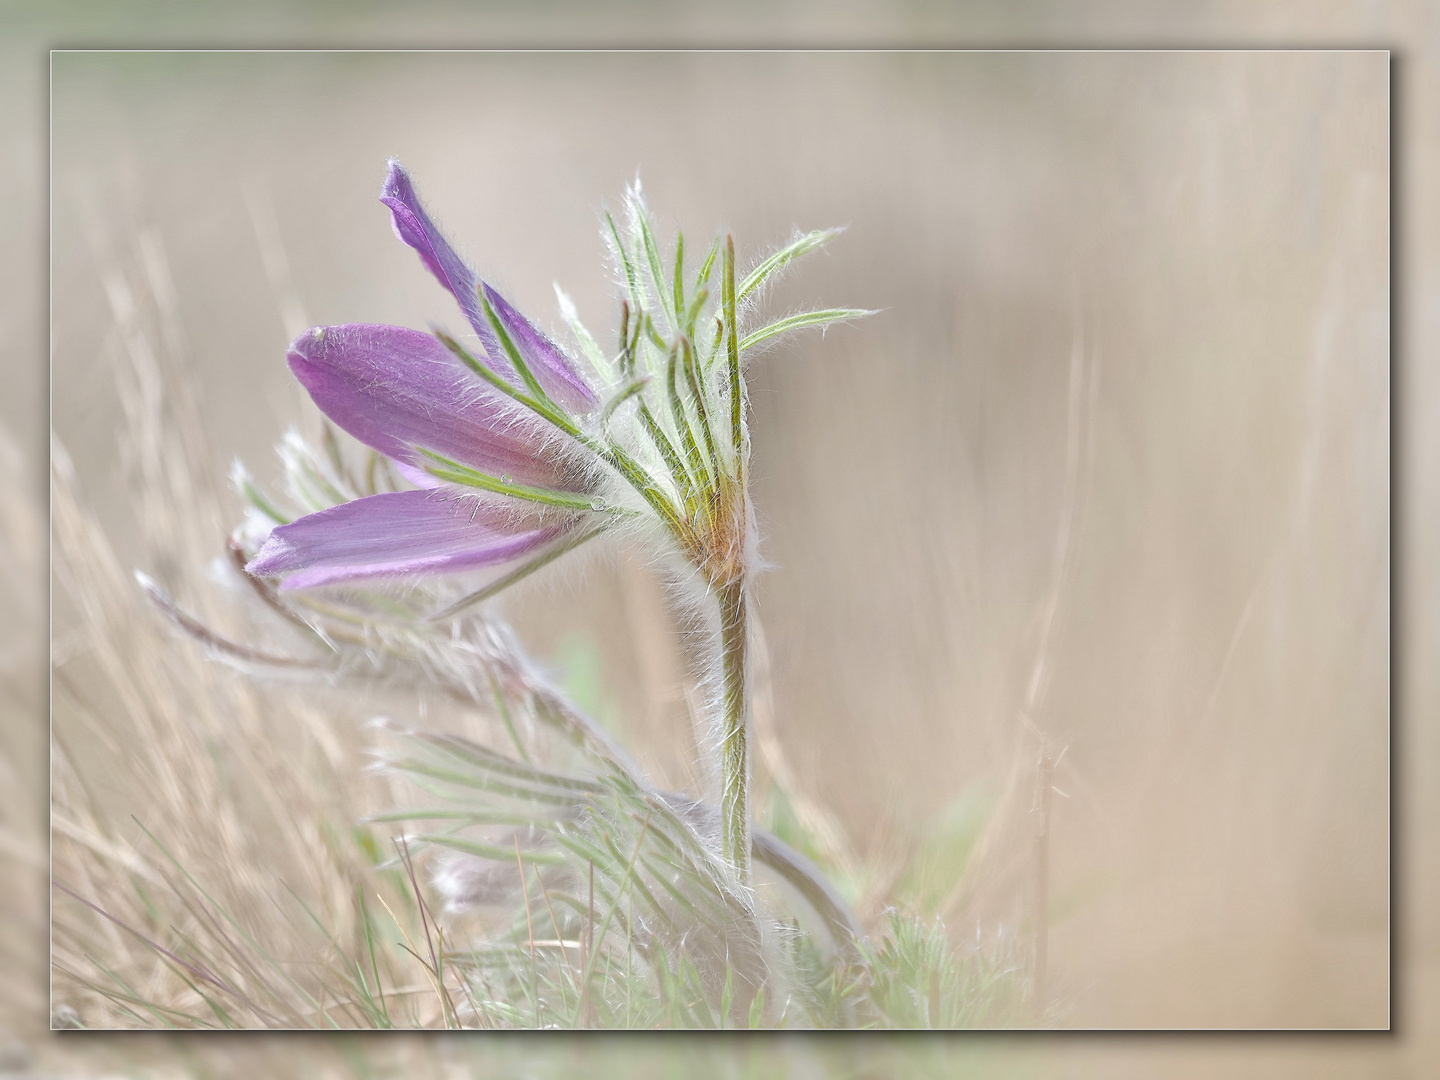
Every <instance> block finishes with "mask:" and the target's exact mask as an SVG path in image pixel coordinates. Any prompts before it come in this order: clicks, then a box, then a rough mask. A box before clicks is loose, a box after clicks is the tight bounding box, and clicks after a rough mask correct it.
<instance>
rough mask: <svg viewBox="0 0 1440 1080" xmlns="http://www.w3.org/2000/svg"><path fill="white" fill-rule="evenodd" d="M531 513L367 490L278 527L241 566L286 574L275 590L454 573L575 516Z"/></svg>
mask: <svg viewBox="0 0 1440 1080" xmlns="http://www.w3.org/2000/svg"><path fill="white" fill-rule="evenodd" d="M537 520H538V519H537V518H535V517H534V516H531V517H529V518H528V519H525V520H523V521H520V522H517V521H516V520H515V518H514V515H513V512H512V511H511V510H510V509H509V508H508V507H503V506H500V505H498V504H494V503H485V502H480V501H477V500H475V499H472V498H448V499H447V498H445V497H443V496H442V495H440V494H438V493H436V492H434V491H391V492H386V493H385V494H383V495H367V496H366V497H365V498H363V499H356V500H355V501H354V502H348V503H341V504H340V505H339V506H332V507H331V508H330V509H328V510H321V511H320V512H319V513H316V514H311V515H309V516H308V517H303V518H301V519H300V520H299V521H294V522H291V523H290V524H289V525H281V526H279V527H278V528H276V529H275V530H274V531H273V532H271V534H270V538H269V539H268V540H266V541H265V543H264V545H263V546H262V547H261V548H260V551H259V553H258V554H257V555H256V556H255V558H254V559H253V560H252V561H251V562H250V565H248V566H247V567H246V568H245V569H246V570H247V571H249V572H250V573H251V574H254V575H256V576H257V577H265V576H269V575H271V574H289V575H290V576H289V577H287V578H286V579H285V581H284V582H283V583H281V586H280V587H281V588H282V589H306V588H311V587H313V586H316V585H330V584H333V583H335V582H340V581H358V580H362V579H364V578H378V577H404V576H409V575H415V574H446V573H455V572H457V571H461V570H472V569H475V568H477V567H482V566H494V565H496V564H497V563H503V562H508V561H510V560H511V559H517V558H519V557H520V556H522V555H526V554H528V553H530V552H532V551H534V550H535V549H536V548H539V547H541V546H543V545H544V544H547V543H549V542H550V541H551V540H553V539H555V538H556V537H557V536H560V535H561V534H562V533H564V532H565V531H566V530H567V529H569V528H570V526H571V525H572V524H573V523H574V519H573V518H572V519H569V520H566V521H563V522H559V523H555V522H552V523H551V524H547V525H543V526H541V525H538V524H537Z"/></svg>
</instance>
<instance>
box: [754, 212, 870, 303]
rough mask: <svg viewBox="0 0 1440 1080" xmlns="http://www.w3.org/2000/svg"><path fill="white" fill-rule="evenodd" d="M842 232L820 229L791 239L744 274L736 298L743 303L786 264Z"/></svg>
mask: <svg viewBox="0 0 1440 1080" xmlns="http://www.w3.org/2000/svg"><path fill="white" fill-rule="evenodd" d="M842 232H844V230H843V229H820V230H817V231H815V232H810V233H806V234H805V235H804V236H801V237H798V238H797V239H795V240H792V241H791V242H790V243H788V244H786V245H785V246H784V247H783V248H781V249H780V250H779V251H777V252H775V253H774V254H772V255H770V256H768V257H767V258H766V259H765V260H764V261H762V262H761V263H760V265H759V266H757V267H755V269H754V270H751V271H750V273H748V274H746V275H745V280H744V281H742V282H741V283H740V291H739V293H738V295H737V297H736V299H737V300H738V301H740V302H742V303H743V302H744V300H745V298H746V297H748V296H749V295H750V294H751V293H753V292H754V291H755V290H756V289H758V288H759V287H760V286H761V285H763V284H765V282H766V281H767V280H768V279H769V278H770V277H771V276H773V275H774V274H776V273H777V272H779V271H780V270H782V269H783V268H784V267H785V266H786V265H787V264H789V263H791V262H793V261H794V260H795V259H798V258H799V257H800V256H801V255H806V254H808V253H810V252H812V251H814V250H815V249H816V248H819V247H823V246H824V245H825V244H827V243H829V242H830V241H831V240H833V239H834V238H835V237H837V236H839V235H840V234H841V233H842Z"/></svg>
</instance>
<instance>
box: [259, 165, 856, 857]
mask: <svg viewBox="0 0 1440 1080" xmlns="http://www.w3.org/2000/svg"><path fill="white" fill-rule="evenodd" d="M380 198H381V202H383V203H384V204H385V205H386V206H387V207H388V208H389V209H390V213H391V216H392V221H393V224H394V228H395V232H396V234H397V235H398V236H399V237H400V239H401V240H403V241H404V242H405V243H406V244H408V245H409V246H410V247H412V248H414V249H415V251H416V252H417V253H418V254H419V256H420V259H421V261H422V262H423V263H424V265H425V266H426V268H427V269H429V270H430V272H431V273H432V274H434V275H435V277H436V278H437V279H438V280H439V282H440V283H441V284H442V285H443V286H445V288H447V289H448V290H449V291H450V292H451V293H452V294H453V295H454V297H455V300H456V302H457V303H458V304H459V306H460V310H461V312H462V313H463V315H464V316H465V320H466V322H467V323H468V324H469V327H470V330H471V331H472V332H473V335H474V340H473V342H471V343H469V344H466V343H462V342H461V341H460V340H459V339H458V338H456V337H453V336H451V335H450V334H448V333H446V332H444V331H442V330H435V331H434V332H433V333H430V334H426V333H421V332H419V331H415V330H408V329H404V328H401V327H394V326H372V325H363V324H347V325H343V326H328V327H317V328H315V329H313V330H310V331H308V332H307V333H305V334H303V335H302V336H301V337H300V338H299V339H297V340H296V341H295V343H294V344H293V345H292V346H291V347H290V352H289V357H288V359H289V364H290V369H291V371H292V372H294V374H295V376H296V378H297V379H299V380H300V382H301V383H302V384H303V385H304V386H305V388H306V389H307V390H308V391H309V393H310V396H311V397H312V398H313V399H314V401H315V403H316V404H317V405H318V406H319V407H320V409H321V411H323V412H324V413H325V414H326V416H328V417H329V418H330V419H331V420H332V421H333V422H334V423H335V424H336V425H338V426H339V427H340V428H343V429H344V430H345V431H347V432H348V433H349V434H351V435H353V436H354V437H355V438H357V439H359V440H360V441H361V442H363V443H365V444H367V445H368V446H370V447H372V448H373V449H375V450H377V451H379V452H380V453H381V454H384V455H386V456H387V457H389V458H390V459H391V460H392V461H393V462H394V463H395V465H396V468H397V470H398V471H399V472H400V473H401V475H403V476H404V477H406V478H407V479H408V480H410V481H411V482H413V483H414V484H415V485H416V486H415V488H414V489H413V490H405V491H390V492H383V493H380V494H373V495H368V496H365V497H362V498H358V499H355V500H353V501H349V502H344V503H341V504H339V505H336V506H332V507H330V508H328V509H324V510H321V511H319V512H317V513H313V514H310V515H309V516H307V517H302V518H300V519H299V520H296V521H293V522H290V523H287V524H283V525H280V526H278V527H276V528H275V529H274V530H273V531H272V532H271V533H270V536H269V538H268V539H267V540H266V541H265V543H264V545H263V546H262V547H261V548H260V550H259V551H258V553H257V554H256V555H255V557H254V559H253V560H252V561H251V562H250V563H249V565H248V567H247V569H248V570H249V571H250V573H252V574H254V575H257V576H279V577H281V578H282V582H281V586H280V587H281V588H282V589H287V590H293V589H303V588H310V587H314V586H320V585H330V584H335V583H344V582H353V581H357V580H363V579H375V578H390V579H403V578H413V577H415V576H417V575H433V574H448V573H455V572H459V571H467V570H473V569H476V568H480V567H496V566H502V565H508V564H514V569H513V570H512V571H511V572H509V573H506V574H505V575H504V576H503V577H502V579H501V580H502V581H505V582H508V581H511V580H514V578H515V577H517V576H519V574H523V573H524V572H525V571H526V569H527V568H529V567H533V566H538V565H541V564H543V563H545V562H548V561H549V560H550V559H551V558H553V557H554V556H555V555H556V554H557V553H559V552H562V551H564V550H567V549H568V548H569V547H572V546H575V545H577V544H579V543H581V542H583V541H584V540H587V539H589V538H590V537H592V536H595V535H597V534H598V533H600V532H602V531H604V530H605V529H606V528H609V527H612V526H614V525H617V524H621V523H626V524H629V525H631V526H634V527H639V528H641V529H644V530H646V531H648V533H649V535H650V536H651V537H652V538H653V539H654V540H655V541H656V542H657V543H658V544H660V545H662V547H663V548H664V549H665V550H667V551H668V552H669V553H670V554H672V555H673V556H675V557H676V558H675V562H677V563H678V564H679V565H680V566H681V567H683V568H686V570H685V572H686V574H687V576H688V577H689V578H690V579H691V580H693V581H695V582H696V583H697V584H698V586H699V590H700V591H701V592H704V593H706V594H710V595H713V596H714V598H715V601H716V603H717V604H718V611H719V616H720V619H719V629H720V639H721V645H720V649H719V650H718V652H719V656H720V664H719V667H720V669H721V670H719V671H718V672H717V675H718V681H719V684H720V687H721V693H720V698H721V701H720V703H719V704H720V707H721V711H722V713H723V717H724V721H723V724H722V727H723V728H724V731H723V733H722V735H723V738H722V742H723V745H724V746H725V751H724V755H726V756H727V759H726V762H725V763H724V768H722V773H723V776H724V779H723V783H724V785H725V789H726V790H725V791H724V792H722V810H723V811H724V812H725V815H728V816H727V820H726V830H727V835H726V841H725V846H726V849H727V851H726V854H727V856H728V857H729V858H730V859H731V862H732V864H733V865H735V866H736V867H737V868H738V869H740V870H741V872H742V876H744V875H745V872H746V869H747V867H748V859H749V846H748V826H747V825H746V824H745V821H744V814H745V807H744V787H745V784H746V779H745V775H746V769H747V766H746V764H745V762H746V755H745V748H744V726H745V710H746V704H745V669H746V663H745V653H746V630H745V626H746V620H745V606H746V590H747V582H748V572H749V569H750V566H751V564H752V561H753V550H754V528H753V524H752V522H753V515H752V514H751V512H750V507H749V503H748V495H747V492H746V460H747V457H748V452H749V443H748V435H747V432H746V424H745V390H744V380H743V375H742V367H741V360H742V355H743V354H744V353H745V351H746V350H747V349H750V348H752V347H754V346H756V345H758V344H760V343H761V342H763V341H766V340H768V339H769V338H772V337H774V336H775V335H777V334H780V333H783V332H784V331H787V330H790V329H795V328H798V327H802V326H812V325H822V324H826V323H830V322H834V321H836V320H839V319H847V318H852V317H855V316H859V315H863V314H866V312H863V311H857V310H848V309H844V310H828V311H810V312H804V313H801V314H798V315H791V316H789V317H787V318H783V319H780V320H779V321H777V322H774V323H771V324H769V325H766V326H763V327H760V328H759V329H755V330H752V331H750V332H748V333H744V334H742V332H741V328H740V326H739V318H740V312H742V311H743V310H744V309H745V307H746V301H747V300H749V299H750V298H751V297H752V296H753V295H754V294H755V293H756V290H757V289H759V287H760V286H761V285H762V284H764V282H765V281H766V280H767V279H768V278H769V277H770V276H771V275H773V274H774V273H775V272H776V271H778V270H780V269H781V268H782V267H784V266H785V265H786V264H787V263H788V262H790V261H791V260H792V259H794V258H796V257H797V256H799V255H801V254H804V253H805V252H808V251H811V250H813V249H815V248H817V247H819V246H820V245H821V244H823V243H825V242H826V241H827V240H829V239H830V238H831V237H832V236H834V235H835V232H834V231H833V230H832V231H826V232H813V233H808V234H805V235H802V236H799V237H797V238H796V239H795V240H794V241H792V242H791V243H790V244H788V245H786V246H785V247H783V248H781V249H780V250H779V251H776V252H775V253H774V254H772V255H771V256H769V257H768V258H767V259H765V260H763V261H762V262H761V263H760V264H759V265H758V266H757V267H756V268H755V269H754V270H753V271H751V272H750V273H749V274H748V275H747V276H746V277H744V278H743V279H742V280H741V281H739V282H738V283H737V281H736V274H735V252H734V245H733V242H732V241H731V239H730V238H729V237H726V238H725V240H724V242H723V244H722V243H721V242H720V241H719V240H716V241H715V242H714V243H712V244H711V245H710V247H709V249H708V251H707V252H706V254H705V255H704V257H703V258H702V260H701V261H700V264H699V266H698V269H697V270H696V271H695V272H694V274H693V276H692V275H689V274H687V272H686V268H685V247H684V238H683V236H677V237H676V241H675V248H674V255H673V258H672V259H671V261H670V266H669V268H668V269H667V268H666V267H665V265H664V261H663V260H662V258H661V255H660V250H659V247H658V244H657V242H656V238H655V230H654V226H653V223H652V221H651V219H650V215H649V212H648V210H647V209H646V207H645V205H644V202H643V199H642V198H641V195H640V192H639V190H638V187H637V188H635V189H632V190H631V191H629V192H628V193H627V197H626V209H627V214H626V222H625V228H623V229H622V228H620V227H617V226H616V224H615V222H614V220H613V219H612V218H611V217H610V216H609V215H608V214H607V215H606V218H605V223H606V236H607V239H608V241H609V243H610V245H611V247H612V250H613V253H614V255H615V259H616V263H617V266H618V270H619V273H620V274H621V276H622V280H623V284H624V292H625V298H624V300H623V302H622V304H621V312H620V331H619V335H618V340H617V347H616V350H615V351H614V353H613V354H608V355H607V354H606V353H605V352H604V351H603V350H602V349H601V348H600V347H599V346H598V345H597V344H596V342H595V340H594V338H593V337H592V336H591V334H590V333H589V332H588V331H587V330H586V329H585V328H584V326H583V325H581V324H580V322H579V320H578V318H577V317H576V315H575V311H574V306H573V305H572V304H571V303H570V302H569V300H568V298H567V297H565V295H564V294H563V293H559V298H560V306H561V310H562V314H563V315H564V317H565V320H566V322H567V323H568V324H569V325H570V328H571V330H572V333H573V335H574V338H575V342H576V345H577V347H578V352H576V353H573V354H572V353H567V352H566V351H565V350H563V349H562V348H561V347H560V346H559V345H557V344H556V343H555V342H554V341H552V340H551V339H550V338H549V337H547V336H546V335H545V334H544V333H543V332H542V331H541V330H539V329H538V328H537V327H536V326H535V325H534V324H533V323H532V322H530V320H528V319H527V318H525V316H523V315H521V314H520V313H519V312H518V311H516V310H515V308H514V307H512V306H511V305H510V304H509V303H508V302H507V301H506V300H505V299H504V297H502V296H501V295H500V294H499V293H498V292H497V291H496V290H495V289H494V288H493V287H492V286H491V285H490V284H489V283H488V282H486V281H484V280H482V279H481V278H479V277H477V275H476V274H475V272H474V271H473V270H472V269H471V268H470V267H469V266H468V265H467V264H466V263H465V262H464V261H463V260H462V259H461V258H460V257H459V255H458V254H456V252H455V250H454V248H452V247H451V245H450V244H449V242H448V241H447V240H446V239H445V237H444V236H443V235H441V233H440V231H439V230H438V229H437V228H436V226H435V224H434V222H433V221H432V220H431V218H430V217H429V215H428V214H427V213H426V212H425V209H424V207H423V206H422V205H421V203H420V200H419V198H418V197H417V195H416V193H415V189H414V187H413V185H412V183H411V181H410V177H409V176H408V175H407V174H406V172H405V171H404V170H403V169H402V168H401V167H400V166H399V164H397V163H395V162H391V164H390V168H389V173H388V175H387V177H386V180H385V185H384V188H383V189H382V192H381V196H380ZM717 277H718V279H719V280H718V281H716V280H715V279H716V278H717ZM557 293H558V289H557ZM480 595H485V591H484V590H482V592H481V593H479V594H475V596H480ZM457 607H458V605H457ZM452 610H455V609H452ZM736 754H738V757H735V755H736ZM732 759H733V760H732ZM727 799H728V801H727ZM737 815H738V817H737ZM732 831H733V832H734V833H735V835H733V836H732V835H731V832H732Z"/></svg>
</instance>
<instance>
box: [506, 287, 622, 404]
mask: <svg viewBox="0 0 1440 1080" xmlns="http://www.w3.org/2000/svg"><path fill="white" fill-rule="evenodd" d="M480 287H481V288H482V289H484V290H485V298H486V299H487V300H489V301H490V306H491V307H492V308H494V309H495V317H496V318H497V319H499V320H500V325H502V326H503V327H505V332H506V333H507V334H509V335H510V340H511V341H512V342H514V344H515V348H516V349H517V350H518V351H519V353H520V357H521V359H523V360H524V361H525V365H526V366H527V367H528V368H529V369H530V373H531V374H532V375H534V376H535V378H536V381H538V382H539V383H540V385H541V386H543V387H544V388H545V392H546V393H547V394H549V395H550V396H551V397H553V398H554V399H555V400H556V401H558V402H559V403H560V404H561V405H564V406H565V407H566V408H567V409H569V410H571V411H572V412H580V413H586V412H589V411H590V410H591V409H593V408H595V406H596V405H598V404H599V403H600V402H599V399H597V398H596V397H595V395H594V393H593V392H591V390H590V387H589V386H587V385H586V384H585V380H584V379H582V378H580V376H579V375H577V374H575V369H574V368H572V367H571V366H570V361H568V360H567V359H565V354H564V353H562V352H561V351H560V349H559V348H558V347H557V346H556V345H555V343H554V342H553V341H551V340H550V339H549V338H547V337H546V336H545V335H544V334H542V333H541V332H540V331H539V330H537V329H536V328H535V325H534V324H533V323H532V322H531V321H530V320H529V319H527V318H525V316H524V315H521V314H520V313H519V312H518V311H516V310H515V309H514V308H513V307H511V306H510V304H509V303H508V302H507V301H506V300H505V298H504V297H503V296H501V295H500V294H499V293H498V292H496V291H495V290H494V289H492V288H491V287H490V286H489V285H487V284H485V283H484V282H481V283H480Z"/></svg>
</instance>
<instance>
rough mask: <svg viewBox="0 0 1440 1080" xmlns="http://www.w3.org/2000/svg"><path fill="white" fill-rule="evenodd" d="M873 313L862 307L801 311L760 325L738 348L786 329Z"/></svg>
mask: <svg viewBox="0 0 1440 1080" xmlns="http://www.w3.org/2000/svg"><path fill="white" fill-rule="evenodd" d="M873 314H875V313H874V312H873V311H866V310H865V309H863V308H831V309H830V310H828V311H803V312H801V313H800V314H798V315H790V316H788V317H787V318H784V319H781V320H779V321H778V322H773V323H771V324H770V325H769V326H762V327H761V328H760V329H759V330H754V331H752V332H751V333H748V334H746V335H745V337H744V340H742V341H741V342H740V349H741V351H742V352H743V351H744V350H746V349H750V348H753V347H754V346H756V345H759V344H760V343H761V342H762V341H765V340H766V339H768V338H772V337H774V336H775V335H776V334H783V333H785V332H786V331H787V330H798V329H800V328H801V327H804V326H824V325H827V324H829V323H834V322H844V321H845V320H847V319H863V318H864V317H865V316H867V315H873Z"/></svg>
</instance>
